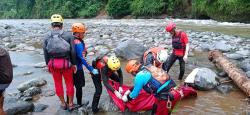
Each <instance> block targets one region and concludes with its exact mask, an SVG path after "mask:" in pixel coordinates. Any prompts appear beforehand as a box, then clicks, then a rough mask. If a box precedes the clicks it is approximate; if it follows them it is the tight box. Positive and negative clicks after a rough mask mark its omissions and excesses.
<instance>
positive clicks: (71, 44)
mask: <svg viewBox="0 0 250 115" xmlns="http://www.w3.org/2000/svg"><path fill="white" fill-rule="evenodd" d="M70 46H71V47H70V58H71V63H72V65H76V52H75V44H74V37H73V36H71V37H70Z"/></svg>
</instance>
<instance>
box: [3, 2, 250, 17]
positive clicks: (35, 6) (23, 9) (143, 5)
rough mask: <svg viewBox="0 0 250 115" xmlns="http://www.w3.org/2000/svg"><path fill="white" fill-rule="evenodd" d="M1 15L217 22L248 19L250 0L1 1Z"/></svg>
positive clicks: (249, 15)
mask: <svg viewBox="0 0 250 115" xmlns="http://www.w3.org/2000/svg"><path fill="white" fill-rule="evenodd" d="M0 1H1V2H0V18H48V17H50V15H51V14H53V13H59V14H62V15H63V17H66V18H78V17H80V18H91V17H95V16H97V15H98V14H99V12H100V11H105V12H106V13H107V14H108V15H109V16H112V17H114V18H122V17H123V16H127V15H130V16H132V18H152V17H155V16H159V15H164V16H165V15H167V16H169V17H178V18H199V19H200V18H202V19H215V20H219V21H241V22H249V21H250V0H0Z"/></svg>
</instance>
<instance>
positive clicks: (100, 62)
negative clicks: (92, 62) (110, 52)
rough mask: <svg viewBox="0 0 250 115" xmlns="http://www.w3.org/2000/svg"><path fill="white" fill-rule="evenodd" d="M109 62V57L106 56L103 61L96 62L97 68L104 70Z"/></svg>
mask: <svg viewBox="0 0 250 115" xmlns="http://www.w3.org/2000/svg"><path fill="white" fill-rule="evenodd" d="M107 62H108V56H104V57H102V58H101V59H97V60H96V68H97V69H102V68H103V67H104V66H105V65H106V64H107Z"/></svg>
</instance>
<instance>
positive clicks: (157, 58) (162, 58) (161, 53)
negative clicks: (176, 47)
mask: <svg viewBox="0 0 250 115" xmlns="http://www.w3.org/2000/svg"><path fill="white" fill-rule="evenodd" d="M167 59H168V52H167V50H166V49H164V48H161V47H153V48H150V49H148V50H147V51H146V52H144V54H143V59H142V63H143V65H145V66H146V65H150V64H152V65H154V66H156V67H160V68H162V69H164V70H165V68H164V67H165V66H164V65H165V64H166V63H167V62H166V60H167Z"/></svg>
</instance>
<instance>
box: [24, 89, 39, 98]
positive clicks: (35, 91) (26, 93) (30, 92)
mask: <svg viewBox="0 0 250 115" xmlns="http://www.w3.org/2000/svg"><path fill="white" fill-rule="evenodd" d="M40 93H42V90H41V88H39V87H31V88H29V89H27V90H25V91H24V92H23V95H24V96H26V97H30V96H31V97H32V96H34V95H37V94H40Z"/></svg>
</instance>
